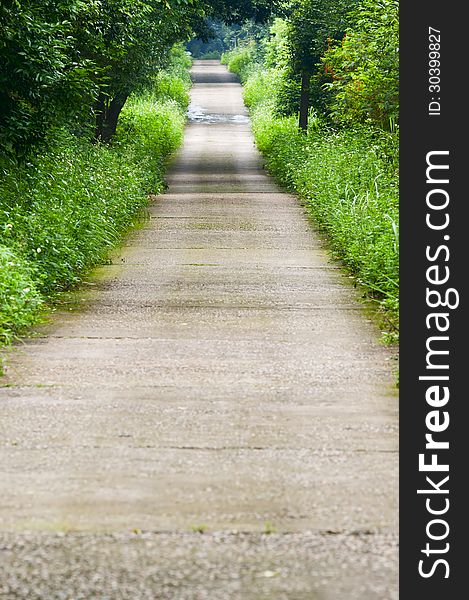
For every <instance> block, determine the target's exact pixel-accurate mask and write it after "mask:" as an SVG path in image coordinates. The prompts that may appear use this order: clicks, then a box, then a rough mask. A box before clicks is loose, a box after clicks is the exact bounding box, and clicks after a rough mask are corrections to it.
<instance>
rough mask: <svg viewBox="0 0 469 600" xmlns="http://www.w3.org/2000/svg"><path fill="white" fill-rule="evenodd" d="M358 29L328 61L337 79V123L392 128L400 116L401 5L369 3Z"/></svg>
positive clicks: (394, 0)
mask: <svg viewBox="0 0 469 600" xmlns="http://www.w3.org/2000/svg"><path fill="white" fill-rule="evenodd" d="M354 20H355V25H354V26H353V27H352V28H350V29H349V30H348V31H347V34H346V36H345V38H344V39H343V41H342V43H341V44H340V45H338V46H334V47H332V48H331V49H330V50H329V51H328V52H326V54H325V56H324V58H323V62H324V64H325V65H326V68H327V69H328V71H329V72H330V73H331V74H332V76H333V82H332V83H330V84H329V88H330V89H331V91H332V92H333V98H334V99H333V102H332V106H331V110H332V113H333V115H334V117H335V119H336V120H338V121H346V122H349V123H352V122H357V121H358V122H365V121H367V120H369V121H370V122H372V123H374V124H376V125H378V126H379V127H382V128H384V129H389V126H390V123H391V128H392V127H393V124H394V123H396V122H397V120H398V117H399V2H398V0H380V2H376V1H375V0H363V1H362V2H361V3H360V5H359V6H358V8H357V10H356V12H355V15H354Z"/></svg>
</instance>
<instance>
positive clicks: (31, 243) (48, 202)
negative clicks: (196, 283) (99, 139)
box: [0, 64, 189, 344]
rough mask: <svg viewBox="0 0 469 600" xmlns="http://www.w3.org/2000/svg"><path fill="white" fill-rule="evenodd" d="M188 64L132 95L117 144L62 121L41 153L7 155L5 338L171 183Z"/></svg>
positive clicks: (3, 191)
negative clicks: (170, 161)
mask: <svg viewBox="0 0 469 600" xmlns="http://www.w3.org/2000/svg"><path fill="white" fill-rule="evenodd" d="M187 66H188V65H187V64H186V65H185V66H182V67H181V65H180V64H179V65H177V68H178V69H179V72H177V69H173V71H172V72H169V73H168V72H167V73H163V74H160V75H159V76H158V78H157V79H156V84H155V89H154V91H153V92H151V93H150V92H147V93H145V94H144V95H140V96H139V97H135V98H131V99H130V100H129V101H128V103H127V105H126V106H125V108H124V111H123V113H122V115H121V119H120V124H119V128H118V134H117V136H116V139H115V142H114V143H113V144H112V145H111V146H110V147H109V146H104V145H100V144H93V143H90V142H89V141H88V140H87V139H85V138H80V137H77V136H75V135H73V134H71V133H70V132H68V131H66V130H63V129H60V130H55V131H53V132H50V142H49V145H48V147H47V150H46V151H45V152H43V153H42V154H41V155H38V156H34V157H31V158H30V159H29V161H27V162H23V163H17V162H14V161H12V160H11V159H3V160H0V172H1V174H2V178H1V181H0V344H5V343H10V342H11V341H12V340H13V339H14V337H15V336H17V335H18V334H20V333H22V332H23V331H24V330H25V328H27V327H29V326H31V325H32V324H34V323H35V322H37V320H38V318H39V315H40V312H41V309H42V308H43V307H44V305H45V304H46V303H47V302H49V301H50V300H51V299H53V298H54V297H55V295H56V294H57V293H58V292H61V291H63V290H66V289H69V288H70V287H72V286H73V285H75V284H77V283H78V282H79V281H80V280H81V278H82V277H83V275H84V274H85V273H86V272H87V271H89V270H90V269H91V268H92V267H93V266H95V265H96V264H99V263H102V262H103V261H105V259H106V255H107V254H108V252H109V250H110V249H111V248H112V247H114V246H116V245H117V244H118V243H119V242H120V241H121V239H122V236H123V234H124V233H125V232H126V231H128V230H129V228H131V227H132V226H133V225H134V224H135V223H136V222H137V221H138V220H139V219H141V216H142V214H143V211H144V209H145V207H146V206H147V204H148V195H149V194H150V193H151V194H158V193H160V192H161V191H162V190H163V189H164V187H165V184H164V179H163V176H164V171H165V166H166V161H167V158H168V156H169V155H170V154H171V153H173V152H174V151H175V150H176V149H177V147H178V146H179V145H180V143H181V141H182V138H183V129H184V123H185V110H186V107H187V103H188V90H189V82H188V77H187V76H186V75H187Z"/></svg>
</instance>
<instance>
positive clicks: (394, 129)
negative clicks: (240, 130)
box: [222, 0, 399, 342]
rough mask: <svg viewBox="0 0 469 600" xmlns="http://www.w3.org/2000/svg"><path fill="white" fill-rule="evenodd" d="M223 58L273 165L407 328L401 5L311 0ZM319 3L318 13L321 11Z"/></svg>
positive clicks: (387, 317) (388, 323)
mask: <svg viewBox="0 0 469 600" xmlns="http://www.w3.org/2000/svg"><path fill="white" fill-rule="evenodd" d="M296 7H297V8H296V9H295V10H293V11H292V12H291V13H290V14H289V15H288V16H287V17H286V18H282V19H280V18H278V19H276V20H275V21H274V22H273V24H272V26H271V27H270V30H269V31H268V34H267V35H265V36H264V37H263V39H261V40H258V39H257V40H256V39H253V38H251V39H247V40H246V41H245V43H244V44H242V45H238V47H237V48H235V49H233V50H232V51H230V52H227V53H225V54H224V55H223V59H222V60H223V62H224V63H225V64H227V65H228V67H229V69H230V70H231V71H232V72H234V73H237V74H238V75H239V76H240V78H241V81H242V83H243V84H244V96H245V101H246V104H247V105H248V107H249V108H250V112H251V117H252V123H253V130H254V134H255V138H256V142H257V144H258V147H259V149H260V150H261V152H262V153H263V154H264V156H265V158H266V163H267V166H268V168H269V170H270V171H271V172H272V173H273V174H274V176H275V177H276V178H277V179H278V180H279V182H281V183H282V184H283V185H284V186H285V187H287V188H288V189H289V190H292V191H294V192H296V193H298V195H299V197H300V198H301V200H302V201H303V202H304V204H305V206H306V207H307V209H308V211H309V212H310V214H311V215H312V217H313V218H314V220H315V222H316V223H317V224H318V226H319V227H320V229H321V230H323V231H325V232H326V233H327V236H328V239H329V240H330V246H331V248H332V250H333V252H334V254H335V255H336V257H337V258H339V259H340V260H341V261H342V263H343V264H344V266H345V267H346V268H347V269H348V270H349V271H350V272H351V273H352V274H353V275H354V276H355V278H356V281H357V283H359V284H360V285H361V286H363V289H364V290H365V293H366V295H367V297H368V298H371V299H373V300H375V301H377V302H378V303H379V307H380V315H381V322H382V328H383V332H384V335H385V339H386V340H387V341H389V342H396V341H397V339H398V331H399V200H398V198H399V189H398V144H399V125H398V79H399V74H398V63H399V57H398V3H397V2H396V1H395V0H380V2H375V1H374V0H363V1H361V2H355V1H351V2H350V1H348V2H347V1H342V2H334V1H332V0H304V1H303V2H298V3H297V4H296ZM319 9H320V10H319Z"/></svg>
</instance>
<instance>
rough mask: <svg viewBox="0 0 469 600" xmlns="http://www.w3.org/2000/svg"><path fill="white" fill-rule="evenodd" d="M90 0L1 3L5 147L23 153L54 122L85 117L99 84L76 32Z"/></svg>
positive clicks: (0, 128)
mask: <svg viewBox="0 0 469 600" xmlns="http://www.w3.org/2000/svg"><path fill="white" fill-rule="evenodd" d="M84 6H85V3H83V2H78V0H63V1H62V2H60V3H57V2H52V0H26V1H24V2H18V1H15V0H6V1H5V2H2V3H1V4H0V65H1V67H0V150H3V151H7V152H10V153H11V152H17V153H24V152H25V150H26V149H27V148H28V147H29V146H30V145H31V144H34V143H36V142H37V141H39V140H41V139H42V138H43V136H44V132H45V131H46V130H47V129H48V128H49V127H50V126H51V125H58V124H61V123H64V122H65V121H70V115H72V119H71V120H72V121H73V119H74V118H75V116H78V115H80V116H81V117H83V107H85V112H86V107H87V106H88V107H89V106H90V104H91V103H92V101H93V94H94V92H95V86H94V84H93V82H92V80H91V79H92V68H91V64H90V63H89V61H87V60H86V59H85V58H84V57H83V56H81V55H79V54H78V53H77V49H76V47H75V44H74V39H73V37H72V32H73V28H74V23H76V21H77V20H79V19H80V18H81V8H82V7H84Z"/></svg>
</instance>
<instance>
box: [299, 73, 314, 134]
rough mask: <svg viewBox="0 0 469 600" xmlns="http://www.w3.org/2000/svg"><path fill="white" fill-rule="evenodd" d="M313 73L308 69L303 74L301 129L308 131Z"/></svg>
mask: <svg viewBox="0 0 469 600" xmlns="http://www.w3.org/2000/svg"><path fill="white" fill-rule="evenodd" d="M310 82H311V75H310V74H309V73H307V72H306V71H305V72H303V74H302V76H301V100H300V123H299V127H300V129H301V131H303V132H304V133H307V131H308V116H309V86H310Z"/></svg>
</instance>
